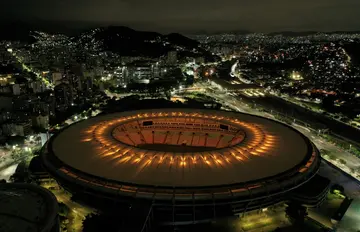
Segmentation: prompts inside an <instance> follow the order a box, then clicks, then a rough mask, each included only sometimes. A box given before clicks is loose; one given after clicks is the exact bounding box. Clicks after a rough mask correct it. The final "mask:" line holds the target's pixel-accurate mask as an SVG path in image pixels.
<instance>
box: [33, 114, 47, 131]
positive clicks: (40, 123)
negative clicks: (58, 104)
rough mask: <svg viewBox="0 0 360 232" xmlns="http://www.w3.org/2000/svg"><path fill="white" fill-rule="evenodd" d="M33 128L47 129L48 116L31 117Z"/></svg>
mask: <svg viewBox="0 0 360 232" xmlns="http://www.w3.org/2000/svg"><path fill="white" fill-rule="evenodd" d="M33 126H35V127H39V128H42V129H48V128H49V115H37V116H35V117H33Z"/></svg>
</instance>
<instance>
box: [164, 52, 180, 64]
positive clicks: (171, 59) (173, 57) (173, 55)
mask: <svg viewBox="0 0 360 232" xmlns="http://www.w3.org/2000/svg"><path fill="white" fill-rule="evenodd" d="M177 61H178V58H177V51H169V52H168V54H167V60H166V63H167V64H169V65H174V64H176V63H177Z"/></svg>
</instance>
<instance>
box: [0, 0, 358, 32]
mask: <svg viewBox="0 0 360 232" xmlns="http://www.w3.org/2000/svg"><path fill="white" fill-rule="evenodd" d="M0 2H1V3H0V15H1V18H3V19H4V18H7V19H12V20H27V21H30V22H31V21H33V20H34V19H37V20H49V21H54V22H64V23H66V22H69V21H71V22H78V23H77V24H78V25H80V24H81V25H85V24H89V25H90V24H94V25H95V24H102V25H109V24H113V25H126V26H130V27H134V28H136V29H143V30H153V31H161V32H168V31H178V32H195V31H207V32H217V31H229V30H251V31H258V32H271V31H285V30H291V31H306V30H319V31H335V30H360V0H177V1H175V0H0ZM74 25H76V23H75V24H74Z"/></svg>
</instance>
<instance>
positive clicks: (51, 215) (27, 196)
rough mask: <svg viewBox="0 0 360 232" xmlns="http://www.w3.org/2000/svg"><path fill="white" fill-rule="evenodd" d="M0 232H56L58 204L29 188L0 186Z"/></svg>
mask: <svg viewBox="0 0 360 232" xmlns="http://www.w3.org/2000/svg"><path fill="white" fill-rule="evenodd" d="M0 205H1V207H0V231H4V232H5V231H6V232H28V231H36V232H58V231H59V220H58V214H57V213H58V203H57V201H56V198H55V196H54V195H53V194H52V193H51V192H49V191H48V190H46V189H44V188H41V187H38V186H37V185H33V184H0Z"/></svg>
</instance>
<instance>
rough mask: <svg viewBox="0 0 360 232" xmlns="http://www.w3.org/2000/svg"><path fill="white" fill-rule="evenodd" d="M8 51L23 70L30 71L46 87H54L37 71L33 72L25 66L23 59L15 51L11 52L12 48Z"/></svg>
mask: <svg viewBox="0 0 360 232" xmlns="http://www.w3.org/2000/svg"><path fill="white" fill-rule="evenodd" d="M8 51H9V53H10V54H11V55H12V56H13V57H14V58H15V59H16V60H17V61H18V62H19V63H20V64H21V67H22V69H23V70H26V71H27V72H30V73H33V74H34V75H35V76H36V78H37V79H38V80H41V81H42V82H43V83H44V84H45V85H46V87H48V88H49V89H53V88H54V85H53V84H51V83H50V82H49V81H48V80H47V79H45V78H44V77H42V76H41V75H40V74H39V73H37V72H35V71H34V70H33V69H32V68H30V67H29V66H27V65H26V64H25V63H24V62H23V61H22V59H21V58H20V57H19V56H17V55H16V53H15V52H13V50H12V49H10V50H8Z"/></svg>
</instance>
